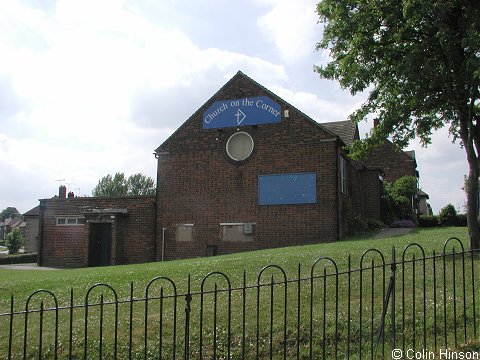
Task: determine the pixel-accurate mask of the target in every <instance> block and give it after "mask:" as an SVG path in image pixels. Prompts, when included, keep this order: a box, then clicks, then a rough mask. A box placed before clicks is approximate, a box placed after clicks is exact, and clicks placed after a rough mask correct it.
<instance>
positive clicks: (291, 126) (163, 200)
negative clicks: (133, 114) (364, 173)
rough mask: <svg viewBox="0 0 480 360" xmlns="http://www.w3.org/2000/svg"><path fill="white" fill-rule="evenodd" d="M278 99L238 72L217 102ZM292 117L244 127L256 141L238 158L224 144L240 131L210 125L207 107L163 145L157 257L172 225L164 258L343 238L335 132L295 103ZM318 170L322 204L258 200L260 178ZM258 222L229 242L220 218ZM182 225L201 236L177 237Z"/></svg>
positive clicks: (160, 155)
mask: <svg viewBox="0 0 480 360" xmlns="http://www.w3.org/2000/svg"><path fill="white" fill-rule="evenodd" d="M254 96H268V97H270V98H274V96H273V95H272V94H271V93H269V92H267V91H265V90H264V89H263V88H261V87H257V86H256V85H255V84H253V83H252V82H251V81H249V80H248V79H246V78H244V77H241V76H240V77H238V76H237V77H236V78H234V81H233V82H232V83H230V84H228V86H226V87H224V88H222V89H221V90H220V91H219V92H218V93H217V94H215V96H214V97H213V98H212V99H211V101H218V100H224V99H238V98H244V97H254ZM274 100H275V101H277V102H279V103H280V104H281V106H282V114H283V111H284V110H285V109H289V110H290V114H289V115H290V116H289V118H288V119H285V118H283V117H282V121H281V123H279V124H267V125H259V126H246V127H241V128H240V130H241V131H246V132H248V133H249V134H250V135H251V136H252V138H253V140H254V143H255V149H254V152H253V154H252V155H251V157H250V158H249V159H248V160H247V161H245V162H243V163H237V162H234V161H232V160H230V159H229V158H228V155H227V154H226V151H225V144H226V141H227V140H228V138H229V137H230V136H231V135H232V134H233V133H235V132H236V131H237V129H236V128H228V129H222V130H215V129H211V130H204V129H203V128H202V115H203V111H204V110H205V109H206V108H207V107H208V106H209V105H210V102H209V103H207V104H206V105H205V106H203V107H202V108H200V109H199V110H198V111H197V112H196V113H195V114H194V115H193V116H192V117H191V118H190V119H189V121H187V122H186V123H185V124H184V125H183V126H182V127H181V128H180V129H179V130H178V131H177V132H176V133H175V134H174V135H173V136H172V137H171V138H170V139H169V140H167V142H166V143H164V144H163V145H162V146H161V147H160V148H159V150H158V152H159V153H161V154H159V160H158V200H157V202H158V206H159V208H158V215H157V242H158V243H157V257H159V258H160V257H161V248H162V245H161V242H162V227H166V236H165V258H166V259H173V258H183V257H195V256H205V254H206V246H207V245H216V246H217V247H218V254H223V253H232V252H236V251H245V250H253V249H262V248H271V247H278V246H287V245H295V244H304V243H312V242H322V241H332V240H335V239H336V238H337V201H338V198H337V186H338V185H337V184H338V179H337V174H336V169H337V151H338V146H339V145H338V144H337V142H336V140H335V136H333V135H332V134H330V133H328V132H326V131H324V130H322V129H321V128H320V127H318V126H317V125H316V124H313V123H311V122H310V121H309V120H307V119H305V116H304V115H303V114H301V113H299V112H297V111H295V110H294V109H292V108H289V107H288V104H286V103H283V102H281V101H279V100H278V99H275V98H274ZM295 172H315V173H316V176H317V203H316V204H298V205H262V206H260V205H258V176H259V175H269V174H282V173H295ZM237 222H238V223H242V222H254V223H256V230H255V240H254V241H252V242H224V241H222V240H221V236H220V231H221V229H220V223H237ZM178 223H194V224H195V226H194V234H195V239H194V241H192V242H176V240H175V229H176V225H177V224H178Z"/></svg>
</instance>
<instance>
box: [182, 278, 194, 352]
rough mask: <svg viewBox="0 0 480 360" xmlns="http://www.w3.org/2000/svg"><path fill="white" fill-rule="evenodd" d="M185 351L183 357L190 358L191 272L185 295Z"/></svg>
mask: <svg viewBox="0 0 480 360" xmlns="http://www.w3.org/2000/svg"><path fill="white" fill-rule="evenodd" d="M185 301H186V305H185V353H184V356H183V358H184V359H185V360H188V359H189V358H190V313H191V311H192V309H191V302H192V294H191V292H190V274H188V281H187V294H186V295H185Z"/></svg>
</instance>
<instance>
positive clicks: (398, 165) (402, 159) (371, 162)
mask: <svg viewBox="0 0 480 360" xmlns="http://www.w3.org/2000/svg"><path fill="white" fill-rule="evenodd" d="M363 163H364V165H365V166H366V167H369V168H381V169H382V170H383V172H384V173H385V177H384V178H385V180H386V181H389V182H392V181H395V180H397V179H398V178H400V177H402V176H406V175H411V176H415V170H416V167H417V165H416V163H415V161H414V160H413V159H412V158H411V157H409V156H408V155H407V154H406V153H405V152H403V151H401V150H398V149H396V148H395V147H394V146H393V145H392V143H391V142H389V141H387V142H386V143H384V144H382V145H380V146H379V147H378V148H376V149H375V150H374V151H373V152H372V154H370V155H369V156H368V158H367V159H365V160H364V161H363Z"/></svg>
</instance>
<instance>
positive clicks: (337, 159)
mask: <svg viewBox="0 0 480 360" xmlns="http://www.w3.org/2000/svg"><path fill="white" fill-rule="evenodd" d="M338 142H339V141H338V138H337V141H335V155H336V156H335V163H336V164H335V169H336V171H335V189H336V191H335V197H336V201H337V240H340V196H339V184H338V182H339V176H338V173H339V172H340V151H339V150H338V147H339V145H340V144H339V143H338Z"/></svg>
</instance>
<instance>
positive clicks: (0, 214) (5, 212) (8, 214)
mask: <svg viewBox="0 0 480 360" xmlns="http://www.w3.org/2000/svg"><path fill="white" fill-rule="evenodd" d="M16 214H19V212H18V210H17V208H15V207H12V206H9V207H7V208H5V209H3V210H2V212H0V219H3V218H5V219H9V218H10V217H11V216H12V215H16Z"/></svg>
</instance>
